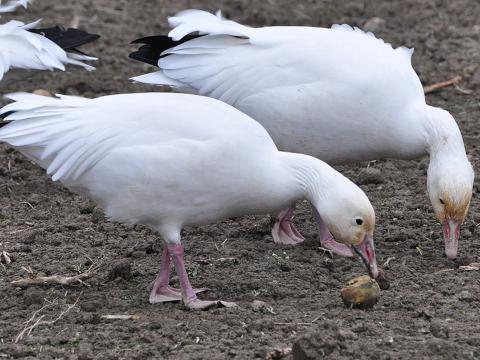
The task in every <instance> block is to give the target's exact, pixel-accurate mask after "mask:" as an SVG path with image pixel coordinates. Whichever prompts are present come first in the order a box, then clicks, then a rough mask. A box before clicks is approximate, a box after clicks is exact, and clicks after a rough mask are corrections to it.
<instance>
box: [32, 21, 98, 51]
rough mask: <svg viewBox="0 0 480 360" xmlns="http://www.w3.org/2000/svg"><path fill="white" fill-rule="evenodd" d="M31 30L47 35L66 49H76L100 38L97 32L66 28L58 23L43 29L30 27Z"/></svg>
mask: <svg viewBox="0 0 480 360" xmlns="http://www.w3.org/2000/svg"><path fill="white" fill-rule="evenodd" d="M29 31H30V32H33V33H36V34H40V35H43V36H45V37H46V38H48V39H50V40H52V41H53V42H54V43H55V44H57V45H58V46H60V47H61V48H62V49H63V50H66V51H68V50H72V51H76V50H77V49H76V48H77V47H80V46H82V45H85V44H88V43H91V42H93V41H95V40H98V38H100V35H97V34H90V33H88V32H86V31H83V30H79V29H73V28H68V29H64V28H62V27H60V26H58V25H57V26H54V27H50V28H43V29H30V30H29Z"/></svg>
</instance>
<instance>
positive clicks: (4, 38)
mask: <svg viewBox="0 0 480 360" xmlns="http://www.w3.org/2000/svg"><path fill="white" fill-rule="evenodd" d="M39 23H40V20H38V21H35V22H33V23H30V24H24V23H22V22H20V21H15V20H12V21H9V22H8V23H6V24H2V25H0V81H2V79H3V78H4V75H5V74H6V73H7V72H9V71H11V70H12V69H22V70H17V72H15V73H12V74H9V78H8V79H4V82H3V83H2V85H5V84H6V83H7V82H10V81H13V80H15V79H17V78H18V77H19V76H21V75H22V74H23V73H24V70H25V69H28V70H54V69H58V70H62V71H64V70H65V65H69V64H70V65H78V66H81V67H83V68H85V69H86V70H89V71H91V70H94V69H95V68H94V67H93V66H91V65H88V64H86V63H84V61H89V60H96V58H94V57H90V56H86V55H82V54H78V53H71V52H66V51H65V50H63V49H62V48H61V47H59V46H58V45H57V44H55V43H54V42H53V41H51V40H49V39H48V38H46V37H45V36H42V35H40V34H36V33H32V32H30V31H28V30H29V29H34V28H35V27H36V26H37V25H38V24H39ZM18 71H20V72H21V74H20V75H19V73H18Z"/></svg>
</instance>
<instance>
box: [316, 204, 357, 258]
mask: <svg viewBox="0 0 480 360" xmlns="http://www.w3.org/2000/svg"><path fill="white" fill-rule="evenodd" d="M312 210H313V214H314V216H315V219H316V220H317V223H318V228H319V231H320V244H321V245H322V247H324V248H325V249H327V250H331V251H332V252H333V253H334V254H337V255H341V256H347V257H352V256H353V254H352V250H350V248H349V247H348V246H347V245H344V244H341V243H339V242H337V241H335V239H334V238H333V236H332V234H331V233H330V230H328V228H327V225H325V223H324V222H323V220H322V218H321V217H320V214H319V213H318V211H317V210H316V209H315V208H313V207H312Z"/></svg>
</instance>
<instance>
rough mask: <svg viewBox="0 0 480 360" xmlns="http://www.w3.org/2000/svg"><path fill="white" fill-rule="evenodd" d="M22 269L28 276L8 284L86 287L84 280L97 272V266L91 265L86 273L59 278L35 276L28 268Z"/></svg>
mask: <svg viewBox="0 0 480 360" xmlns="http://www.w3.org/2000/svg"><path fill="white" fill-rule="evenodd" d="M22 269H23V270H25V271H26V272H27V274H28V276H27V277H26V278H24V279H20V280H14V281H12V282H10V284H12V285H14V286H19V287H23V288H25V287H28V286H32V285H48V284H54V285H64V286H66V285H73V284H82V285H85V286H88V284H86V283H85V282H84V280H86V279H88V278H91V277H92V276H93V275H94V274H95V273H96V271H97V270H98V266H97V265H96V264H92V265H91V266H90V267H89V268H88V270H87V271H85V272H83V273H81V274H78V275H75V276H61V275H52V276H36V275H35V274H34V273H33V270H32V269H31V268H30V267H27V268H26V267H23V266H22Z"/></svg>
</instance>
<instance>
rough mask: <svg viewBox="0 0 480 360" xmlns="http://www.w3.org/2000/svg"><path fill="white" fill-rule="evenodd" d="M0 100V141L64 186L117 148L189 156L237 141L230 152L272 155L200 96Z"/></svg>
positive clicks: (245, 127) (247, 125)
mask: <svg viewBox="0 0 480 360" xmlns="http://www.w3.org/2000/svg"><path fill="white" fill-rule="evenodd" d="M7 97H8V98H9V99H12V100H15V102H13V103H11V104H9V105H7V106H5V107H4V108H3V109H2V110H1V111H0V114H5V113H9V112H13V113H12V114H10V115H8V116H7V117H6V120H7V121H8V120H11V121H12V123H10V124H8V125H6V126H4V127H2V128H1V129H0V141H4V142H7V143H9V144H10V145H12V146H14V147H16V148H18V149H19V150H20V151H21V152H22V153H24V154H25V155H27V156H28V157H30V158H31V159H33V160H34V161H36V162H37V163H38V164H39V165H40V166H42V167H44V168H46V169H47V173H48V174H50V175H52V179H53V180H61V181H62V182H67V183H68V182H72V181H75V180H77V179H78V178H79V177H81V176H82V175H83V174H84V173H85V172H86V171H87V170H88V169H91V168H92V167H93V166H94V165H95V164H96V163H98V162H99V161H100V160H101V159H103V158H104V157H105V156H107V154H108V153H109V152H111V151H113V150H114V149H117V150H118V149H119V148H129V147H139V146H142V147H149V146H158V147H162V148H163V149H165V148H171V149H172V151H173V149H175V148H176V147H177V145H178V144H183V145H182V146H180V147H182V148H185V146H193V147H196V148H195V150H194V151H192V153H201V152H202V143H208V142H211V141H216V144H217V145H218V146H223V145H225V144H226V143H227V144H228V142H229V141H230V140H231V138H232V137H234V138H235V137H236V138H238V139H237V140H235V142H236V143H237V145H238V144H243V143H245V146H246V147H249V146H258V144H262V143H264V144H265V146H267V147H270V148H271V149H275V145H274V144H273V142H272V140H271V139H270V137H269V136H268V134H267V133H266V131H265V130H264V129H263V128H262V127H261V125H259V124H258V123H257V122H255V121H254V120H252V119H251V118H249V117H248V116H246V115H244V114H242V113H240V112H239V111H237V110H235V109H234V108H232V107H230V106H228V105H226V104H223V103H221V102H218V101H216V100H213V99H208V98H204V97H198V96H189V95H179V94H157V93H151V94H128V95H114V96H105V97H100V98H97V99H85V98H80V97H72V96H62V95H59V98H49V97H44V96H39V95H33V94H28V93H16V94H10V95H7ZM239 133H240V134H241V136H239V135H238V134H239ZM247 135H248V136H247ZM229 139H230V140H229ZM253 139H258V141H255V140H253ZM249 142H251V145H249ZM214 144H215V142H214ZM217 145H215V146H217ZM215 146H212V148H211V151H214V150H215V149H214V147H215ZM228 147H231V148H232V149H235V148H236V147H235V146H230V145H229V146H228ZM175 151H176V150H175ZM232 151H233V150H232ZM134 153H135V152H134ZM166 155H167V157H168V153H167V154H166ZM139 156H140V155H139ZM206 156H207V157H208V156H210V155H206ZM200 162H201V160H200Z"/></svg>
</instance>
